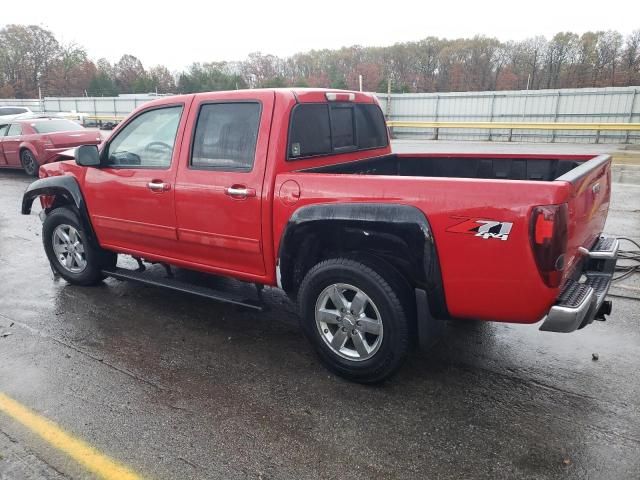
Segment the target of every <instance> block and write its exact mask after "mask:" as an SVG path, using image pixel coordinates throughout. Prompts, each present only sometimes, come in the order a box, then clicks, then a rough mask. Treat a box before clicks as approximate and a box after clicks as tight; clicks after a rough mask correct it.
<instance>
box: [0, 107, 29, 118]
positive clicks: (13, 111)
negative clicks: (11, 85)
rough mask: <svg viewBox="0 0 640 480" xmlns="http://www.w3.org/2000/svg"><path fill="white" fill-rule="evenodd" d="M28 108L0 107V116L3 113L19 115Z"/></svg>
mask: <svg viewBox="0 0 640 480" xmlns="http://www.w3.org/2000/svg"><path fill="white" fill-rule="evenodd" d="M27 112H28V110H27V109H26V108H14V107H9V108H0V116H3V115H19V114H21V113H27Z"/></svg>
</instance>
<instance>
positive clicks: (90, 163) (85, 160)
mask: <svg viewBox="0 0 640 480" xmlns="http://www.w3.org/2000/svg"><path fill="white" fill-rule="evenodd" d="M76 163H77V164H78V165H80V166H81V167H98V166H100V154H99V153H98V147H97V146H96V145H81V146H80V147H78V148H76Z"/></svg>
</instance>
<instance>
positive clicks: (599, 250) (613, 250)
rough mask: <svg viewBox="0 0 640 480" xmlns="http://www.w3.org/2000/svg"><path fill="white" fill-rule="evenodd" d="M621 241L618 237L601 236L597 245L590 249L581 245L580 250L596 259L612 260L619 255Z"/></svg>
mask: <svg viewBox="0 0 640 480" xmlns="http://www.w3.org/2000/svg"><path fill="white" fill-rule="evenodd" d="M619 246H620V242H619V241H618V239H617V238H616V237H608V236H606V235H602V236H600V238H598V240H597V241H596V243H595V245H594V246H593V247H591V250H588V249H586V248H584V247H580V252H581V253H582V254H583V255H586V256H587V257H589V258H592V259H594V260H611V259H615V258H616V257H617V256H618V248H619Z"/></svg>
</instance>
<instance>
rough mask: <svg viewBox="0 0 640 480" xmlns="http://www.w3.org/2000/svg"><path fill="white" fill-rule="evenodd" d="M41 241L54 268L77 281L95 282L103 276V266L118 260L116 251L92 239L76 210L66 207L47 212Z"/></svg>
mask: <svg viewBox="0 0 640 480" xmlns="http://www.w3.org/2000/svg"><path fill="white" fill-rule="evenodd" d="M42 241H43V242H44V250H45V252H46V254H47V257H48V258H49V262H50V263H51V266H52V267H53V269H54V270H55V271H56V272H58V273H59V274H60V276H61V277H62V278H64V279H65V280H66V281H67V282H69V283H72V284H74V285H95V284H96V283H98V282H100V281H101V280H103V279H104V275H103V274H102V269H104V268H112V267H114V266H115V264H116V260H117V256H116V254H115V253H112V252H108V251H106V250H103V249H102V248H100V247H99V246H98V245H96V244H95V243H94V242H93V241H91V239H90V238H89V236H88V235H87V232H85V230H84V228H83V227H82V225H81V223H80V220H79V218H78V215H77V214H76V212H74V211H73V210H71V209H69V208H66V207H61V208H56V209H55V210H53V211H52V212H51V213H50V214H49V215H47V218H46V219H45V221H44V224H43V225H42Z"/></svg>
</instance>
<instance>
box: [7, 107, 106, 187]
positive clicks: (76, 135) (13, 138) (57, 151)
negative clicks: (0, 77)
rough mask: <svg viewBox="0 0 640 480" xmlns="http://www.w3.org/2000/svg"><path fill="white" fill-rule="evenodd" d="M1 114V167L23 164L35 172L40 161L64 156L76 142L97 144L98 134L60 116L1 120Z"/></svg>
mask: <svg viewBox="0 0 640 480" xmlns="http://www.w3.org/2000/svg"><path fill="white" fill-rule="evenodd" d="M3 118H4V117H0V168H22V169H24V171H25V172H26V173H27V174H28V175H33V176H37V175H38V169H39V168H40V166H41V165H45V164H47V163H51V162H55V161H56V160H59V159H60V158H69V157H68V156H67V157H64V155H63V152H65V151H66V150H69V149H70V148H73V147H77V146H78V145H87V144H90V145H97V144H99V143H100V142H101V141H102V140H101V137H100V134H99V133H98V132H95V131H91V130H87V129H85V128H84V127H83V126H82V125H78V124H77V123H75V122H72V121H70V120H66V119H63V118H25V119H17V120H13V121H11V122H7V123H4V122H5V121H4V120H3Z"/></svg>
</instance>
